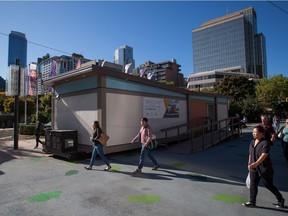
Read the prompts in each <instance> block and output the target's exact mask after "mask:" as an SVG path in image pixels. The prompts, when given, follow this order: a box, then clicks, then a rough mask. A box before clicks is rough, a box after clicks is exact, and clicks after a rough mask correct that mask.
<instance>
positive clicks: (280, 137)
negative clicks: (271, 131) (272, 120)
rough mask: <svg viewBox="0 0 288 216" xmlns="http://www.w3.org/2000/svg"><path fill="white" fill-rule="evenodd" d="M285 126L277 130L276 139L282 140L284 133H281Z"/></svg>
mask: <svg viewBox="0 0 288 216" xmlns="http://www.w3.org/2000/svg"><path fill="white" fill-rule="evenodd" d="M284 127H285V126H283V127H281V129H280V130H279V132H278V134H277V138H278V139H280V140H282V139H283V138H284V133H283V129H284Z"/></svg>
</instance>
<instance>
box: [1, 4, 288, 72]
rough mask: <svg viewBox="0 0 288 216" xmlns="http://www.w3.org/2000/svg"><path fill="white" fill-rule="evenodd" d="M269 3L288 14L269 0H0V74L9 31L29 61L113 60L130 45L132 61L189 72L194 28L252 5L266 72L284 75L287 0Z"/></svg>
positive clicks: (287, 49)
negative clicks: (19, 37)
mask: <svg viewBox="0 0 288 216" xmlns="http://www.w3.org/2000/svg"><path fill="white" fill-rule="evenodd" d="M273 3H275V4H276V5H277V6H278V7H280V8H282V9H283V10H285V11H286V12H287V13H285V12H283V11H281V10H280V9H279V8H277V7H275V6H273V5H272V4H271V3H269V2H268V1H220V2H219V1H181V2H179V1H158V2H155V1H125V2H124V1H87V2H80V1H79V2H78V1H61V2H57V1H45V2H42V1H30V2H26V1H20V2H19V1H18V2H13V1H12V2H10V1H0V22H1V24H0V76H2V77H3V78H6V73H7V62H8V60H7V56H8V36H7V35H9V33H10V32H11V31H19V32H23V33H24V34H25V35H26V38H27V40H28V52H27V63H28V64H29V63H30V62H35V61H37V58H38V57H42V56H44V55H45V54H47V53H49V54H50V55H51V56H54V55H58V56H59V55H67V54H69V53H70V54H72V53H74V52H75V53H79V54H82V55H84V57H85V58H88V59H92V60H94V59H105V60H107V61H111V62H112V61H113V58H114V50H115V49H117V48H118V47H120V46H121V45H128V46H131V47H133V49H134V59H135V61H136V66H138V65H140V64H143V63H144V62H146V61H153V62H162V61H167V60H171V59H176V60H177V63H178V64H180V65H181V66H182V67H181V68H182V73H183V74H184V76H185V77H187V76H188V75H189V74H191V73H193V51H192V30H193V29H195V28H197V27H199V26H200V25H201V24H202V23H203V22H206V21H209V20H211V19H214V18H217V17H219V16H223V15H226V14H229V13H232V12H235V11H237V10H241V9H245V8H248V7H250V6H253V7H254V9H255V10H256V13H257V21H258V22H257V24H258V26H257V27H258V33H263V34H264V35H265V37H266V49H267V67H268V76H269V77H271V76H274V75H277V74H283V75H284V76H285V77H288V54H287V52H288V39H287V38H288V37H287V35H288V27H287V23H288V2H287V1H273ZM34 43H37V44H40V45H42V46H38V45H35V44H34ZM46 47H51V48H54V49H57V50H60V51H61V52H59V51H55V50H53V49H48V48H46Z"/></svg>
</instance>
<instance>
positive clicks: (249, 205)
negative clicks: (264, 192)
mask: <svg viewBox="0 0 288 216" xmlns="http://www.w3.org/2000/svg"><path fill="white" fill-rule="evenodd" d="M242 205H243V206H245V207H248V208H255V207H256V205H255V203H251V202H246V203H242Z"/></svg>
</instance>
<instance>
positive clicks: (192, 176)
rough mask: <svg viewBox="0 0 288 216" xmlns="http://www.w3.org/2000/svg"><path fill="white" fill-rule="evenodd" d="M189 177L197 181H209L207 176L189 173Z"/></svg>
mask: <svg viewBox="0 0 288 216" xmlns="http://www.w3.org/2000/svg"><path fill="white" fill-rule="evenodd" d="M187 175H188V176H189V177H190V178H192V179H193V180H195V181H207V179H208V178H207V177H206V176H202V175H199V174H195V173H189V174H187Z"/></svg>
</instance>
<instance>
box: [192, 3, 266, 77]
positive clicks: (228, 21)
mask: <svg viewBox="0 0 288 216" xmlns="http://www.w3.org/2000/svg"><path fill="white" fill-rule="evenodd" d="M192 42H193V62H194V73H198V72H205V71H212V70H219V69H224V68H231V67H239V68H240V69H239V71H235V72H243V73H250V74H255V75H258V76H259V77H260V78H262V77H266V76H267V71H266V49H265V37H264V35H263V34H257V18H256V12H255V10H254V8H253V7H249V8H247V9H244V10H240V11H237V12H234V13H231V14H228V15H226V16H223V17H219V18H216V19H214V20H211V21H208V22H205V23H203V24H202V25H201V26H200V27H199V28H197V29H194V30H193V31H192Z"/></svg>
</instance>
